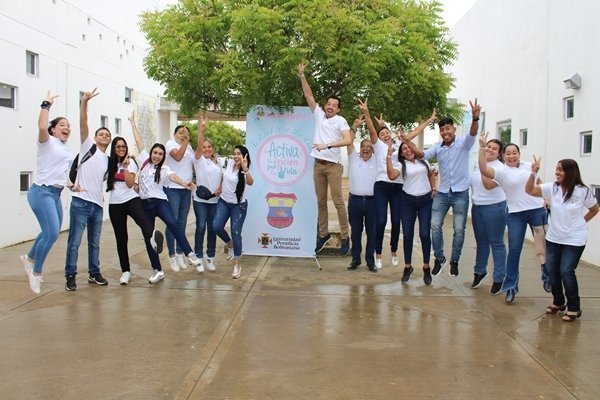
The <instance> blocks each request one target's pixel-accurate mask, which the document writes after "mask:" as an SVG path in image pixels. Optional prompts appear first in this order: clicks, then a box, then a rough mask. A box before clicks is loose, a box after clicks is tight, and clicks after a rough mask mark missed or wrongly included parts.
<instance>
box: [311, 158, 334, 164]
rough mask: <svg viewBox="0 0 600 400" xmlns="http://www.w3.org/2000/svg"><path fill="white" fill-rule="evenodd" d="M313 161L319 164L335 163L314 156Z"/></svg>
mask: <svg viewBox="0 0 600 400" xmlns="http://www.w3.org/2000/svg"><path fill="white" fill-rule="evenodd" d="M315 162H316V163H319V164H337V163H336V162H333V161H329V160H323V159H322V158H315Z"/></svg>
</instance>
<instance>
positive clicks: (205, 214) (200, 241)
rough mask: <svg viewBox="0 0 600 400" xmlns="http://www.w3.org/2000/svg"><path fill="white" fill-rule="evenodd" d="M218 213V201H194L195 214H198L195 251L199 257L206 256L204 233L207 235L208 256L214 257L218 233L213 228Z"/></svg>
mask: <svg viewBox="0 0 600 400" xmlns="http://www.w3.org/2000/svg"><path fill="white" fill-rule="evenodd" d="M216 213H217V204H216V203H202V202H199V201H194V214H196V232H195V234H194V252H195V253H196V255H197V256H198V257H199V258H202V257H203V256H204V249H203V248H204V233H205V232H206V231H208V235H207V237H206V256H207V257H210V258H213V257H214V256H215V250H216V247H217V234H216V233H215V230H214V229H213V222H214V220H215V215H216Z"/></svg>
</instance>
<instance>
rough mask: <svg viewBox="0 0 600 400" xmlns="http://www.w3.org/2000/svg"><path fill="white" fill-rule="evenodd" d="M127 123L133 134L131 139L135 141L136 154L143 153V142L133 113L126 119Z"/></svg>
mask: <svg viewBox="0 0 600 400" xmlns="http://www.w3.org/2000/svg"><path fill="white" fill-rule="evenodd" d="M127 119H128V120H129V122H130V123H131V131H132V132H133V139H134V140H135V145H136V147H137V149H138V152H139V153H141V152H142V151H144V142H143V141H142V135H140V131H139V130H138V128H137V125H136V123H135V111H132V112H131V115H130V116H129V117H127Z"/></svg>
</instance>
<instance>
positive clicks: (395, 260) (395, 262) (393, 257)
mask: <svg viewBox="0 0 600 400" xmlns="http://www.w3.org/2000/svg"><path fill="white" fill-rule="evenodd" d="M398 264H399V262H398V257H397V256H392V265H393V266H394V267H397V266H398Z"/></svg>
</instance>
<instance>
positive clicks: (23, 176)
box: [19, 171, 33, 192]
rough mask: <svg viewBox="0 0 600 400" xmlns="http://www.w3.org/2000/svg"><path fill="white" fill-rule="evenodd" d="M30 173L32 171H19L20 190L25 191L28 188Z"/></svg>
mask: <svg viewBox="0 0 600 400" xmlns="http://www.w3.org/2000/svg"><path fill="white" fill-rule="evenodd" d="M32 175H33V173H32V172H31V171H21V173H20V179H19V186H20V190H21V192H26V191H28V190H29V187H30V186H31V176H32Z"/></svg>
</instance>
